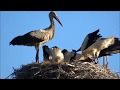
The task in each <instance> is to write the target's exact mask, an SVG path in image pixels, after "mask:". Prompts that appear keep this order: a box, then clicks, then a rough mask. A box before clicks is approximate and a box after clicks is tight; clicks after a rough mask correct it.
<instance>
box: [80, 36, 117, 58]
mask: <svg viewBox="0 0 120 90" xmlns="http://www.w3.org/2000/svg"><path fill="white" fill-rule="evenodd" d="M114 42H115V37H114V36H111V37H109V38H106V39H104V40H102V39H98V40H97V41H96V42H95V43H93V44H92V45H91V46H90V47H88V48H87V49H85V50H84V51H83V52H82V54H83V56H84V57H85V58H88V57H89V58H90V59H93V60H95V59H96V58H97V59H98V57H99V54H100V52H101V50H103V49H106V48H108V47H109V46H111V45H113V44H114Z"/></svg>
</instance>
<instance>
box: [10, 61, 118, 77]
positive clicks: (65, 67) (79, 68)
mask: <svg viewBox="0 0 120 90" xmlns="http://www.w3.org/2000/svg"><path fill="white" fill-rule="evenodd" d="M11 77H12V79H120V76H118V74H115V73H113V71H111V70H109V69H106V68H105V67H102V66H100V65H98V64H94V63H92V62H91V63H89V62H81V61H79V62H77V63H71V64H68V63H65V62H64V63H61V64H51V63H39V64H36V63H31V64H27V65H21V67H20V68H18V69H14V72H13V73H12V74H11Z"/></svg>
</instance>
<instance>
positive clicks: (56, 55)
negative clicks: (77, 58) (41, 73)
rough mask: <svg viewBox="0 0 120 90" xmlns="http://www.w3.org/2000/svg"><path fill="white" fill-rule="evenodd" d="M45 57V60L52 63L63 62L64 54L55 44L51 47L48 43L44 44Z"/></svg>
mask: <svg viewBox="0 0 120 90" xmlns="http://www.w3.org/2000/svg"><path fill="white" fill-rule="evenodd" d="M43 57H44V60H47V61H49V62H51V63H57V64H59V63H62V62H63V60H64V55H63V53H62V51H61V49H60V48H58V47H57V46H54V47H52V48H49V47H48V46H47V45H44V46H43Z"/></svg>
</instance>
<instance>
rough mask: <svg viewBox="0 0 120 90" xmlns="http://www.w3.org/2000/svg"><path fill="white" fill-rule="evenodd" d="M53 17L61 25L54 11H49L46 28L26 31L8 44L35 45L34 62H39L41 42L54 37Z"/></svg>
mask: <svg viewBox="0 0 120 90" xmlns="http://www.w3.org/2000/svg"><path fill="white" fill-rule="evenodd" d="M53 18H55V19H56V20H57V21H58V22H59V23H60V25H61V26H62V23H61V22H60V20H59V19H58V17H57V15H56V13H55V12H53V11H51V12H50V13H49V19H50V26H49V27H48V28H45V29H43V30H35V31H31V32H28V33H26V34H24V35H22V36H17V37H15V38H14V39H13V40H12V41H11V42H10V44H12V45H24V46H35V49H36V57H35V58H36V62H37V63H39V56H38V54H39V48H40V46H41V45H42V44H44V43H46V42H48V41H49V40H51V39H52V38H53V37H54V32H55V24H54V21H53Z"/></svg>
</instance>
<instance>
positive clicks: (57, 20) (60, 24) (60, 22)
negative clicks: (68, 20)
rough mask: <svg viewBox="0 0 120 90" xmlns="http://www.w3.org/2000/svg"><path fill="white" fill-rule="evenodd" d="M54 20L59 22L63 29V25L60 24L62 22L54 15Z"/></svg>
mask: <svg viewBox="0 0 120 90" xmlns="http://www.w3.org/2000/svg"><path fill="white" fill-rule="evenodd" d="M54 18H55V19H56V20H57V21H58V22H59V24H60V25H61V26H62V27H63V25H62V23H61V22H60V20H59V19H58V17H57V16H55V15H54Z"/></svg>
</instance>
